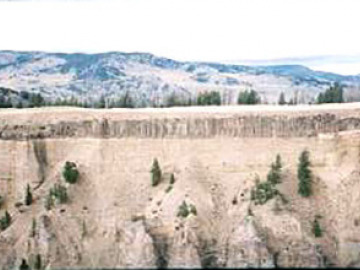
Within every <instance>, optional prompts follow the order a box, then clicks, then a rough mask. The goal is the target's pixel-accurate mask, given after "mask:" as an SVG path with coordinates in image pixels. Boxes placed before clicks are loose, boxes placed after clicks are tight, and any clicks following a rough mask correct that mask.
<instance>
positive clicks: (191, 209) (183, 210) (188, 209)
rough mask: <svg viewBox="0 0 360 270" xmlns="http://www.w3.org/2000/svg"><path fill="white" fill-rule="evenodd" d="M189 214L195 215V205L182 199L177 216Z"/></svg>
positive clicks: (184, 216) (183, 216)
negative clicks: (188, 203)
mask: <svg viewBox="0 0 360 270" xmlns="http://www.w3.org/2000/svg"><path fill="white" fill-rule="evenodd" d="M190 214H193V215H194V216H197V210H196V207H195V205H193V204H190V205H187V203H186V202H185V201H183V203H182V204H181V205H180V206H179V209H178V214H177V216H178V217H182V218H186V217H188V216H189V215H190Z"/></svg>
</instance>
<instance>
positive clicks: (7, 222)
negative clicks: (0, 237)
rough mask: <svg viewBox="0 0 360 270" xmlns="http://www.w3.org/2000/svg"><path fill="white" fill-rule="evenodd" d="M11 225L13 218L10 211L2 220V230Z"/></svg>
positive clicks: (0, 227) (0, 220)
mask: <svg viewBox="0 0 360 270" xmlns="http://www.w3.org/2000/svg"><path fill="white" fill-rule="evenodd" d="M10 224H11V216H10V214H9V212H8V211H5V215H4V216H3V217H2V218H1V219H0V230H2V231H3V230H6V229H7V228H8V227H9V226H10Z"/></svg>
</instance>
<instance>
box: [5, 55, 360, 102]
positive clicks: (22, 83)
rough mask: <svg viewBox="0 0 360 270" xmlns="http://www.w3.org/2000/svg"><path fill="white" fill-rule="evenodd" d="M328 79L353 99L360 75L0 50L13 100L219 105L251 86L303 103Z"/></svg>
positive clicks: (269, 98)
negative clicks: (213, 95)
mask: <svg viewBox="0 0 360 270" xmlns="http://www.w3.org/2000/svg"><path fill="white" fill-rule="evenodd" d="M333 82H341V83H342V84H343V85H344V86H345V96H346V98H347V99H348V100H357V99H358V95H359V92H360V91H359V89H360V76H344V75H339V74H334V73H329V72H321V71H314V70H311V69H309V68H307V67H305V66H301V65H276V66H244V65H228V64H220V63H203V62H179V61H175V60H171V59H167V58H164V57H157V56H154V55H152V54H149V53H120V52H109V53H100V54H82V53H74V54H65V53H45V52H16V51H1V52H0V87H2V88H4V89H11V90H12V91H13V92H12V94H11V96H12V97H13V98H15V99H16V98H17V99H23V97H24V93H38V92H39V93H41V94H42V95H43V96H44V97H45V98H46V99H49V100H55V99H57V98H60V99H65V98H70V97H76V98H79V99H81V100H86V101H89V102H91V101H96V100H98V99H99V98H100V97H101V96H104V97H105V98H107V99H112V98H118V97H120V96H122V95H124V94H125V93H126V92H128V93H130V94H131V96H132V97H133V99H134V100H135V101H136V103H137V105H138V106H144V105H145V106H147V105H151V104H157V105H160V104H161V103H162V102H164V100H166V98H167V97H169V96H170V95H171V94H172V93H175V94H176V95H178V96H180V97H183V98H186V99H188V98H195V97H196V95H197V93H199V92H203V91H211V90H217V91H220V92H221V94H222V99H223V103H224V104H233V103H236V98H237V95H238V93H239V91H243V90H246V89H254V90H256V91H258V92H259V94H260V96H261V97H262V100H263V101H264V102H268V103H275V102H277V100H278V97H279V95H280V93H281V92H284V93H285V96H286V98H287V99H289V98H297V99H298V101H299V102H301V103H307V102H311V101H313V100H314V99H315V98H316V96H317V95H318V93H319V92H321V91H323V90H324V89H326V88H327V87H329V85H331V84H332V83H333ZM2 92H4V91H0V95H1V93H2ZM5 93H6V91H5ZM20 93H22V94H21V95H20ZM25 96H26V94H25ZM359 97H360V95H359Z"/></svg>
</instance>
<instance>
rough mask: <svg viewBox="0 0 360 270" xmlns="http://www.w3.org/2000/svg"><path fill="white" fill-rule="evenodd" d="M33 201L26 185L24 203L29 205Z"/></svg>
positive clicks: (28, 186)
mask: <svg viewBox="0 0 360 270" xmlns="http://www.w3.org/2000/svg"><path fill="white" fill-rule="evenodd" d="M32 202H33V196H32V193H31V189H30V185H29V184H27V186H26V194H25V205H31V204H32Z"/></svg>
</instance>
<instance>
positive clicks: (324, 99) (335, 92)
mask: <svg viewBox="0 0 360 270" xmlns="http://www.w3.org/2000/svg"><path fill="white" fill-rule="evenodd" d="M343 92H344V91H343V86H342V85H340V84H339V83H337V82H336V83H334V85H332V86H330V87H329V89H327V90H326V91H325V92H324V93H320V94H319V95H318V98H317V103H318V104H321V103H343V102H344V97H343Z"/></svg>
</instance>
